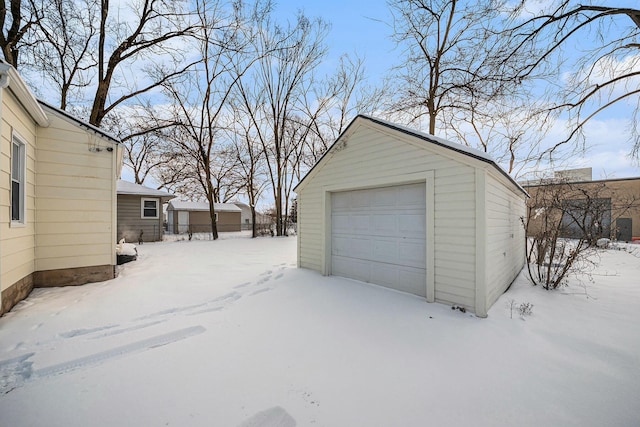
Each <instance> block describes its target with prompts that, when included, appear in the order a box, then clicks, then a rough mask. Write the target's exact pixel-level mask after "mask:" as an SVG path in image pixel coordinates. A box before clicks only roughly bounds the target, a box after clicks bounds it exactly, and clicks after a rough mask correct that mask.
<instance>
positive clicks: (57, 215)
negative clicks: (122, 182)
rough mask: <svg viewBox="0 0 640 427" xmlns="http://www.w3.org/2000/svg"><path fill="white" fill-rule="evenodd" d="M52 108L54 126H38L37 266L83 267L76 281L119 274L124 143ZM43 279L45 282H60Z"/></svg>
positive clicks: (63, 278)
mask: <svg viewBox="0 0 640 427" xmlns="http://www.w3.org/2000/svg"><path fill="white" fill-rule="evenodd" d="M46 111H47V115H48V116H49V118H50V126H49V127H46V128H38V149H37V157H38V173H37V179H36V183H37V185H36V270H38V271H43V272H44V271H53V270H69V269H78V270H75V275H74V276H75V277H76V279H75V280H74V281H73V282H72V283H71V284H80V283H86V282H89V281H95V280H105V279H107V278H113V272H114V267H113V266H115V264H116V256H115V249H114V245H115V243H116V179H115V178H116V175H117V164H118V156H119V154H120V153H119V147H115V148H114V144H112V143H111V142H108V141H106V140H104V139H102V138H101V137H100V136H98V135H96V134H94V133H93V132H90V131H85V130H84V129H82V128H79V127H78V126H76V125H75V124H72V123H70V122H69V121H67V120H66V119H63V118H61V117H59V116H58V114H57V113H55V112H52V111H50V110H46ZM107 148H111V149H112V151H108V150H107ZM61 273H62V271H61ZM83 276H84V277H86V279H87V280H84V279H83ZM41 277H47V282H46V283H41V284H39V285H40V286H49V285H51V284H53V283H56V282H57V280H55V275H52V274H48V275H41ZM67 280H68V278H65V276H64V275H63V276H61V279H60V281H63V282H65V284H69V283H67V282H66V281H67ZM83 280H84V281H83Z"/></svg>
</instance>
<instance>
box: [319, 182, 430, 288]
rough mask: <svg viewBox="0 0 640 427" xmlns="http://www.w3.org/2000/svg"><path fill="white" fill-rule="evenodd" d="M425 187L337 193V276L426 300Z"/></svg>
mask: <svg viewBox="0 0 640 427" xmlns="http://www.w3.org/2000/svg"><path fill="white" fill-rule="evenodd" d="M425 211H426V192H425V186H424V184H412V185H406V186H394V187H385V188H376V189H366V190H356V191H346V192H339V193H334V194H333V195H332V235H331V239H332V252H331V253H332V258H331V263H332V264H331V265H332V266H331V272H332V274H334V275H338V276H344V277H349V278H353V279H356V280H361V281H365V282H370V283H375V284H379V285H382V286H387V287H391V288H394V289H398V290H401V291H404V292H410V293H413V294H417V295H421V296H425V295H426V242H425V239H426V231H425V230H426V226H425Z"/></svg>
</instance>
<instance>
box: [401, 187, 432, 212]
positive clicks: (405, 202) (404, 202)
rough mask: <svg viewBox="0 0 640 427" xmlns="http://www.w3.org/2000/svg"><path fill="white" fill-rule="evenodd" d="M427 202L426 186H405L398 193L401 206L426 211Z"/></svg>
mask: <svg viewBox="0 0 640 427" xmlns="http://www.w3.org/2000/svg"><path fill="white" fill-rule="evenodd" d="M426 200H427V193H426V191H425V187H424V185H413V186H404V187H403V188H400V189H399V191H398V192H397V202H398V205H399V206H408V207H410V206H416V207H419V208H422V209H424V207H425V205H426Z"/></svg>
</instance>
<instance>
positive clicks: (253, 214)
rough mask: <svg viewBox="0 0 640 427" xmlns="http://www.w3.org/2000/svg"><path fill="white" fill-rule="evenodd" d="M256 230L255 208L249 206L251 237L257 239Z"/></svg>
mask: <svg viewBox="0 0 640 427" xmlns="http://www.w3.org/2000/svg"><path fill="white" fill-rule="evenodd" d="M257 231H258V230H257V229H256V207H255V206H251V237H252V238H255V237H258V232H257Z"/></svg>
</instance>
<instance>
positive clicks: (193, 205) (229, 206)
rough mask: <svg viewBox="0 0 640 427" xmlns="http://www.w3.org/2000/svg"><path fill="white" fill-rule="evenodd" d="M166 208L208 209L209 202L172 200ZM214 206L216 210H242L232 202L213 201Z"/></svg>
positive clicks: (185, 209)
mask: <svg viewBox="0 0 640 427" xmlns="http://www.w3.org/2000/svg"><path fill="white" fill-rule="evenodd" d="M168 208H169V209H171V210H174V211H208V210H209V203H208V202H183V201H181V200H172V201H170V202H169V207H168ZM214 208H215V210H216V211H218V212H242V210H241V209H240V208H239V207H237V206H236V205H234V204H233V203H214Z"/></svg>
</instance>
